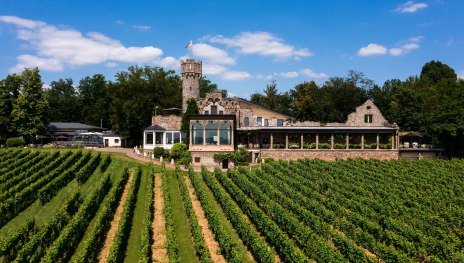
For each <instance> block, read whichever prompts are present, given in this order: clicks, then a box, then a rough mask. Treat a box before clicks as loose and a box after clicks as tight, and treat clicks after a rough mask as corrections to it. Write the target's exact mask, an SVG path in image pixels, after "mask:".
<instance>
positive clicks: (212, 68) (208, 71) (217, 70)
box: [203, 63, 227, 75]
mask: <svg viewBox="0 0 464 263" xmlns="http://www.w3.org/2000/svg"><path fill="white" fill-rule="evenodd" d="M225 71H227V68H226V67H224V66H221V65H217V64H208V63H204V64H203V74H204V75H218V74H221V73H223V72H225Z"/></svg>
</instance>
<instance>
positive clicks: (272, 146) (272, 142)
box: [270, 132, 274, 150]
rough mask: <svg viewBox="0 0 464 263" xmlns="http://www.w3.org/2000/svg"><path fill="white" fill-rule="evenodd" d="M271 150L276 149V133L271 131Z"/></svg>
mask: <svg viewBox="0 0 464 263" xmlns="http://www.w3.org/2000/svg"><path fill="white" fill-rule="evenodd" d="M270 148H271V150H272V149H274V134H272V132H271V147H270Z"/></svg>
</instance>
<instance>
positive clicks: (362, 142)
mask: <svg viewBox="0 0 464 263" xmlns="http://www.w3.org/2000/svg"><path fill="white" fill-rule="evenodd" d="M361 149H363V150H364V133H363V134H361Z"/></svg>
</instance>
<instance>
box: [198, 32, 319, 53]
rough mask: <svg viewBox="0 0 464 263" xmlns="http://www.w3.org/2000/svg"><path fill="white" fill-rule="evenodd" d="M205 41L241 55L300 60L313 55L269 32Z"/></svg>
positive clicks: (245, 33)
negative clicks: (234, 49)
mask: <svg viewBox="0 0 464 263" xmlns="http://www.w3.org/2000/svg"><path fill="white" fill-rule="evenodd" d="M205 39H207V40H208V41H210V42H212V43H220V44H225V45H227V46H228V47H232V48H237V49H238V51H239V52H240V53H242V54H248V55H250V54H256V55H262V56H273V57H276V58H291V57H293V58H299V57H308V56H312V55H313V54H312V53H311V51H309V50H308V49H307V48H303V49H297V48H295V47H294V46H292V45H289V44H285V43H284V42H283V40H282V39H280V38H278V37H276V36H274V35H272V34H271V33H268V32H242V33H239V34H237V35H235V36H233V37H231V38H227V37H224V36H222V35H216V36H212V37H205Z"/></svg>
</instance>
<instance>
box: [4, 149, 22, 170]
mask: <svg viewBox="0 0 464 263" xmlns="http://www.w3.org/2000/svg"><path fill="white" fill-rule="evenodd" d="M20 152H21V150H20V149H13V150H6V151H0V154H1V155H0V168H1V169H3V168H5V166H6V165H7V164H8V163H7V161H8V160H10V159H12V158H14V157H15V156H16V155H18V154H19V153H20Z"/></svg>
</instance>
